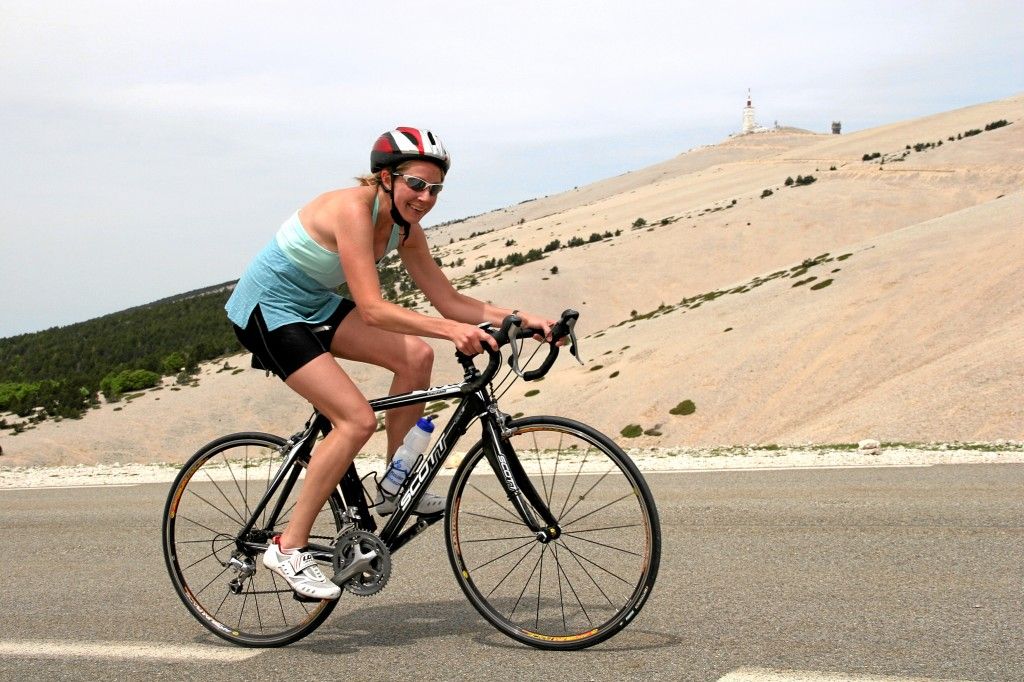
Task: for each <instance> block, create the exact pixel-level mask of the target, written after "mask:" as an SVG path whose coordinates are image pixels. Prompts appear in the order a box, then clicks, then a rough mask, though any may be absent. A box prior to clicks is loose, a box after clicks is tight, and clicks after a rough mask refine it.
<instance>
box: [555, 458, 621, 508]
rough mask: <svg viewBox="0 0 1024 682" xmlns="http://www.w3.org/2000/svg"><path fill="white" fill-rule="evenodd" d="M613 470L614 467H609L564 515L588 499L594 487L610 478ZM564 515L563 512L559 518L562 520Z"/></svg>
mask: <svg viewBox="0 0 1024 682" xmlns="http://www.w3.org/2000/svg"><path fill="white" fill-rule="evenodd" d="M611 472H612V469H608V471H606V472H604V474H602V475H601V478H599V479H597V481H596V482H595V483H594V485H592V486H590V488H588V489H587V492H585V493H583V494H582V495H580V496H579V497H578V498H576V501H575V502H573V504H572V506H571V507H569V508H568V509H566V510H565V514H564V516H568V515H569V514H571V513H572V510H573V509H575V508H576V506H577V505H578V504H579V503H580V502H582V501H583V500H585V499H587V495H589V494H590V493H592V492H593V491H594V488H596V487H597V486H599V485H601V482H602V481H604V479H606V478H608V474H610V473H611ZM562 516H563V515H562V514H559V516H558V518H559V520H561V518H562Z"/></svg>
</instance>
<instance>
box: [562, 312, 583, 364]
mask: <svg viewBox="0 0 1024 682" xmlns="http://www.w3.org/2000/svg"><path fill="white" fill-rule="evenodd" d="M566 326H567V327H568V328H569V354H570V355H572V356H573V357H574V358H576V362H578V363H580V364H581V365H582V364H585V363H584V362H583V358H581V357H580V346H579V342H578V341H577V340H576V320H575V319H571V320H569V321H568V322H566Z"/></svg>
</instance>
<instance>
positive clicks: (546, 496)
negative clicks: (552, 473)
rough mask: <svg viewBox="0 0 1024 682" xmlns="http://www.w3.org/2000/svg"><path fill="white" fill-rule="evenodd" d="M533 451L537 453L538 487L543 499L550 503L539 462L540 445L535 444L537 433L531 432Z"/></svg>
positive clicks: (542, 469) (542, 467)
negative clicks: (542, 493)
mask: <svg viewBox="0 0 1024 682" xmlns="http://www.w3.org/2000/svg"><path fill="white" fill-rule="evenodd" d="M533 450H534V452H536V453H537V471H538V472H540V485H541V488H543V490H544V497H545V499H547V500H549V501H550V500H551V497H550V496H549V495H548V486H547V482H546V481H545V480H544V466H543V465H542V464H541V461H540V445H538V444H537V432H536V431H534V432H533ZM553 482H554V481H552V483H553Z"/></svg>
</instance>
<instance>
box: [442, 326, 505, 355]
mask: <svg viewBox="0 0 1024 682" xmlns="http://www.w3.org/2000/svg"><path fill="white" fill-rule="evenodd" d="M448 338H449V339H451V341H452V343H454V344H455V347H456V348H457V349H458V350H459V352H460V353H462V354H463V355H478V354H480V353H483V352H484V346H490V348H491V349H492V350H498V342H497V341H495V340H494V337H493V336H491V335H490V334H488V333H487V332H485V331H484V330H483V329H480V327H477V326H474V325H471V324H465V323H463V322H452V326H451V330H450V331H449V333H448Z"/></svg>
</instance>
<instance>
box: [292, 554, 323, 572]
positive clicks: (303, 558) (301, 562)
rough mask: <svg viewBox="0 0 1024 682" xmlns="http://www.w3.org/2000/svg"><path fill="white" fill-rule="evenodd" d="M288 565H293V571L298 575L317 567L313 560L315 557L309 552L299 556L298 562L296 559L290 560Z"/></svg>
mask: <svg viewBox="0 0 1024 682" xmlns="http://www.w3.org/2000/svg"><path fill="white" fill-rule="evenodd" d="M288 563H290V564H291V565H292V569H293V570H294V571H295V573H296V575H298V574H299V573H302V572H303V571H304V570H306V569H307V568H309V567H310V566H316V560H315V559H313V555H312V554H310V553H309V552H302V553H301V554H299V556H298V560H296V558H295V557H292V558H290V559H289V560H288Z"/></svg>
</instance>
